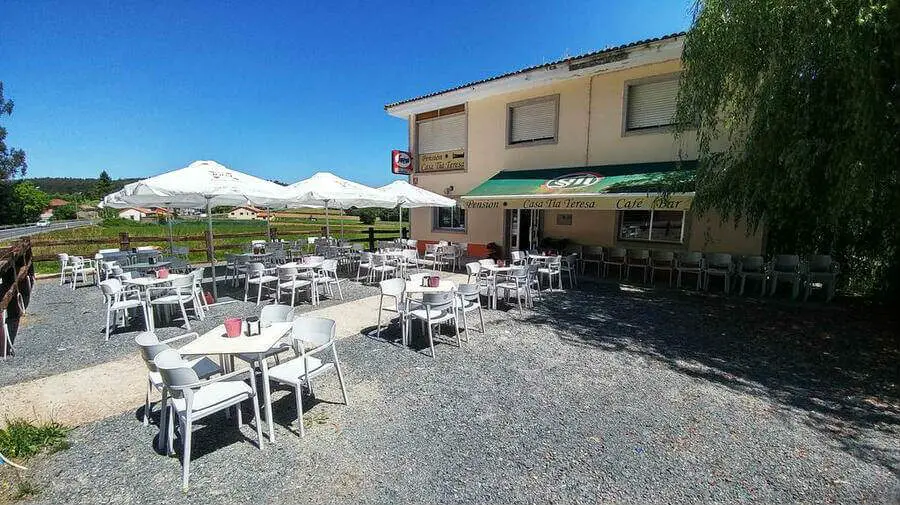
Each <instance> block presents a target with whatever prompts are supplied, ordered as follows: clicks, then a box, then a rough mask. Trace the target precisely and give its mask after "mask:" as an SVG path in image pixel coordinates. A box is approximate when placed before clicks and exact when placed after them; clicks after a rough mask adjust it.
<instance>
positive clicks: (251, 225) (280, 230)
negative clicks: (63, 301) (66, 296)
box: [32, 209, 399, 273]
mask: <svg viewBox="0 0 900 505" xmlns="http://www.w3.org/2000/svg"><path fill="white" fill-rule="evenodd" d="M313 210H315V209H313ZM310 214H312V215H311V216H310V215H309V214H306V213H304V215H303V217H300V216H301V215H300V214H299V213H291V214H282V213H278V214H276V218H275V219H274V220H273V221H272V227H273V228H275V229H276V230H277V234H278V238H281V239H285V240H297V239H301V238H305V237H309V236H321V235H322V230H323V228H324V227H325V219H324V216H316V215H315V213H310ZM329 220H330V223H331V234H332V236H336V237H339V236H340V235H341V226H340V222H341V219H340V217H338V216H330V218H329ZM343 224H344V237H345V238H347V239H362V238H366V237H367V236H368V233H367V230H368V228H369V225H366V224H362V223H360V222H359V220H358V218H357V217H355V216H345V217H344V218H343ZM206 227H207V224H206V221H205V220H199V219H198V220H193V219H191V220H188V219H183V220H181V219H180V220H176V221H175V222H174V223H173V225H172V232H173V235H174V237H175V240H174V242H175V244H176V245H181V246H187V247H189V248H190V249H191V250H192V251H191V253H190V260H191V261H192V262H202V261H206V252H205V248H206V242H205V241H204V240H203V238H202V237H203V235H204V233H205V232H206ZM373 227H374V228H375V229H377V230H389V231H390V232H393V233H396V234H397V235H399V230H398V225H397V223H396V222H382V221H378V222H376V223H375V225H374V226H373ZM122 232H127V233H128V236H129V238H130V240H131V243H132V246H145V245H157V246H160V247H162V248H166V247H167V246H168V244H167V240H166V237H167V236H168V227H167V226H166V225H165V224H158V223H150V222H140V223H139V222H134V221H128V220H124V219H122V220H109V221H105V222H104V223H103V224H99V225H96V226H89V227H85V228H77V229H70V230H58V231H53V232H49V233H43V234H40V235H37V236H34V237H32V241H33V243H34V247H33V252H34V256H35V258H36V259H40V258H44V259H43V260H42V261H35V270H36V271H37V273H52V272H56V271H58V269H59V265H58V263H57V262H56V260H55V259H48V258H53V257H55V255H56V254H58V253H61V252H65V253H68V254H70V255H78V256H85V257H93V256H94V254H95V253H96V252H97V250H98V249H103V248H107V247H109V248H112V247H119V234H120V233H122ZM233 233H254V234H256V236H247V237H236V238H215V249H216V258H217V259H219V260H221V259H223V258H224V255H225V253H233V252H238V251H240V250H242V248H243V245H244V244H246V243H248V242H249V241H250V240H253V239H264V238H265V237H266V223H265V221H237V220H230V219H222V218H214V220H213V236H214V237H216V235H228V234H233ZM391 236H392V235H388V234H384V235H379V236H377V239H379V240H386V239H389V238H390V237H391ZM142 237H155V238H153V239H145V240H142V239H141V238H142ZM179 237H182V238H179ZM183 237H192V238H193V239H192V240H185V239H184V238H183ZM84 239H108V240H107V241H106V242H105V243H103V244H99V243H97V244H56V243H55V244H47V242H49V241H70V240H84Z"/></svg>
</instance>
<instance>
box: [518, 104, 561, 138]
mask: <svg viewBox="0 0 900 505" xmlns="http://www.w3.org/2000/svg"><path fill="white" fill-rule="evenodd" d="M506 125H507V126H506V131H507V136H506V145H507V146H525V145H537V144H553V143H556V141H557V133H558V132H559V95H552V96H544V97H540V98H533V99H531V100H525V101H522V102H515V103H511V104H509V105H508V106H507V122H506Z"/></svg>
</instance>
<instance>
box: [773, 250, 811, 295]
mask: <svg viewBox="0 0 900 505" xmlns="http://www.w3.org/2000/svg"><path fill="white" fill-rule="evenodd" d="M769 272H770V274H771V279H772V281H771V288H770V289H769V295H770V296H771V295H774V294H775V290H776V289H778V283H779V282H790V283H791V288H792V289H791V299H792V300H793V299H796V298H797V295H798V294H800V284H801V283H802V282H803V272H802V270H801V268H800V256H797V255H796V254H779V255H777V256H775V258H774V259H773V260H772V266H771V268H770V269H769Z"/></svg>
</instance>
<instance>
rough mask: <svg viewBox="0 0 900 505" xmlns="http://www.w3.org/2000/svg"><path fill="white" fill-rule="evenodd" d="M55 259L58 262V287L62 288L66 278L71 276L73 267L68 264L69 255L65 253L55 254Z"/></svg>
mask: <svg viewBox="0 0 900 505" xmlns="http://www.w3.org/2000/svg"><path fill="white" fill-rule="evenodd" d="M56 259H58V260H59V285H60V286H62V285H63V284H65V282H66V276H67V275H71V274H72V271H73V270H74V267H73V266H72V265H71V263H69V255H68V254H66V253H59V254H57V255H56ZM72 282H75V281H74V280H73V281H72Z"/></svg>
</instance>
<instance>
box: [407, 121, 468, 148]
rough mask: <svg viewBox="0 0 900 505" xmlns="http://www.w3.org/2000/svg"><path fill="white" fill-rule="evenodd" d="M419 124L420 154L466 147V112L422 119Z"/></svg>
mask: <svg viewBox="0 0 900 505" xmlns="http://www.w3.org/2000/svg"><path fill="white" fill-rule="evenodd" d="M417 126H418V129H419V151H418V152H419V154H428V153H440V152H444V151H456V150H459V149H465V148H466V115H465V114H455V115H453V116H445V117H437V118H434V119H429V120H427V121H420V122H419V123H418V124H417Z"/></svg>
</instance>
